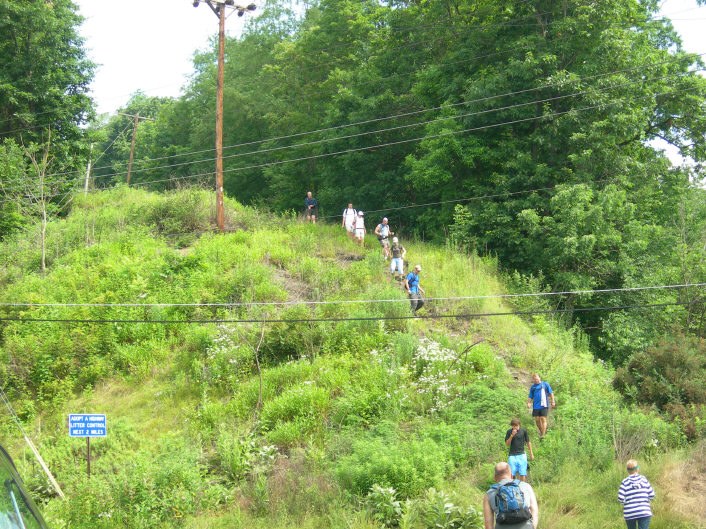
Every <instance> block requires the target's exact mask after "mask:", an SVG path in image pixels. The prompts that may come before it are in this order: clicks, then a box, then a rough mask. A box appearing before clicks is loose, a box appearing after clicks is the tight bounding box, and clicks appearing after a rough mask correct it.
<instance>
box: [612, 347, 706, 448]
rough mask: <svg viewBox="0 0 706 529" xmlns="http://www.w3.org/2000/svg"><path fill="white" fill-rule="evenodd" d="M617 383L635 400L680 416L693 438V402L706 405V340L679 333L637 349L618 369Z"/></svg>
mask: <svg viewBox="0 0 706 529" xmlns="http://www.w3.org/2000/svg"><path fill="white" fill-rule="evenodd" d="M613 384H614V386H615V387H616V388H617V389H618V390H619V391H620V392H621V393H623V395H625V396H626V397H627V398H628V399H629V400H631V401H632V402H635V403H639V404H653V405H655V406H656V407H657V408H658V409H659V410H661V411H664V412H666V413H668V414H669V415H670V416H671V417H672V418H676V417H679V419H680V420H682V421H683V422H685V426H687V427H686V433H687V435H688V436H690V437H692V438H693V437H694V435H695V433H696V432H695V430H694V429H693V427H688V424H692V423H693V421H692V420H691V419H693V417H689V409H690V406H691V405H695V406H702V405H706V340H703V339H699V338H696V337H690V336H675V337H673V338H670V339H666V340H663V341H662V342H660V343H659V344H657V345H656V346H654V347H651V348H649V349H647V350H645V351H641V352H638V353H635V354H633V355H632V356H631V357H630V360H629V361H628V363H627V364H626V365H625V366H624V367H621V368H620V369H618V370H617V372H616V374H615V379H614V382H613Z"/></svg>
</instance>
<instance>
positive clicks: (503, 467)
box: [495, 461, 512, 481]
mask: <svg viewBox="0 0 706 529" xmlns="http://www.w3.org/2000/svg"><path fill="white" fill-rule="evenodd" d="M503 479H512V471H511V470H510V465H508V464H507V463H506V462H505V461H503V462H501V463H498V464H496V465H495V481H500V480H503Z"/></svg>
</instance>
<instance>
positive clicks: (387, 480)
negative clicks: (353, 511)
mask: <svg viewBox="0 0 706 529" xmlns="http://www.w3.org/2000/svg"><path fill="white" fill-rule="evenodd" d="M451 467H452V464H451V461H450V459H449V457H448V455H447V454H446V451H445V450H444V448H443V447H441V446H439V445H438V444H437V443H435V442H434V441H432V440H431V439H424V440H409V441H400V440H397V441H395V440H393V439H376V438H373V439H366V440H359V441H356V442H354V443H353V450H352V453H351V454H350V455H347V456H344V457H342V458H341V459H340V460H339V462H338V464H337V465H336V475H337V477H338V479H339V481H340V483H341V485H342V486H343V487H344V488H346V489H348V490H349V491H351V492H353V493H355V494H360V495H364V494H367V493H368V492H369V491H370V490H371V489H372V487H373V485H375V484H378V485H380V486H383V487H393V488H394V489H395V490H397V491H398V492H399V494H400V496H401V497H403V498H406V497H410V496H414V495H416V494H419V493H420V492H422V491H423V490H425V489H426V488H428V487H431V486H437V485H438V484H439V483H441V480H442V479H443V477H444V476H445V475H446V473H447V472H448V471H449V470H450V468H451Z"/></svg>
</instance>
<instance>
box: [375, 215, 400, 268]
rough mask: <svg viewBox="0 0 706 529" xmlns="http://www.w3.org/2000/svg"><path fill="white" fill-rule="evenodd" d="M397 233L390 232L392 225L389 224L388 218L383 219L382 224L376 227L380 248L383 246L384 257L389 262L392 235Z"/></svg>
mask: <svg viewBox="0 0 706 529" xmlns="http://www.w3.org/2000/svg"><path fill="white" fill-rule="evenodd" d="M394 234H395V233H394V232H393V231H392V230H390V225H389V224H388V220H387V217H385V218H384V219H382V222H381V223H380V224H378V225H377V226H375V235H377V237H378V241H380V246H382V255H383V257H385V260H386V261H387V260H388V259H389V258H390V235H394Z"/></svg>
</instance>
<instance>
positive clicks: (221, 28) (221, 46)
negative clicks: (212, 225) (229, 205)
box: [193, 0, 257, 232]
mask: <svg viewBox="0 0 706 529" xmlns="http://www.w3.org/2000/svg"><path fill="white" fill-rule="evenodd" d="M201 2H204V3H206V4H207V5H208V7H210V8H211V11H213V12H214V13H215V14H216V16H217V17H218V77H217V81H216V224H218V229H219V230H221V231H222V232H223V231H225V229H226V226H225V208H224V205H223V78H224V69H225V68H224V65H225V46H226V43H225V41H226V6H229V7H231V8H232V9H233V10H235V11H237V12H238V16H239V17H242V16H243V15H244V14H245V12H246V11H255V9H257V6H256V5H255V4H249V5H247V6H240V5H236V4H235V0H223V1H222V2H218V1H215V0H194V2H193V5H194V7H199V4H200V3H201Z"/></svg>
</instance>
